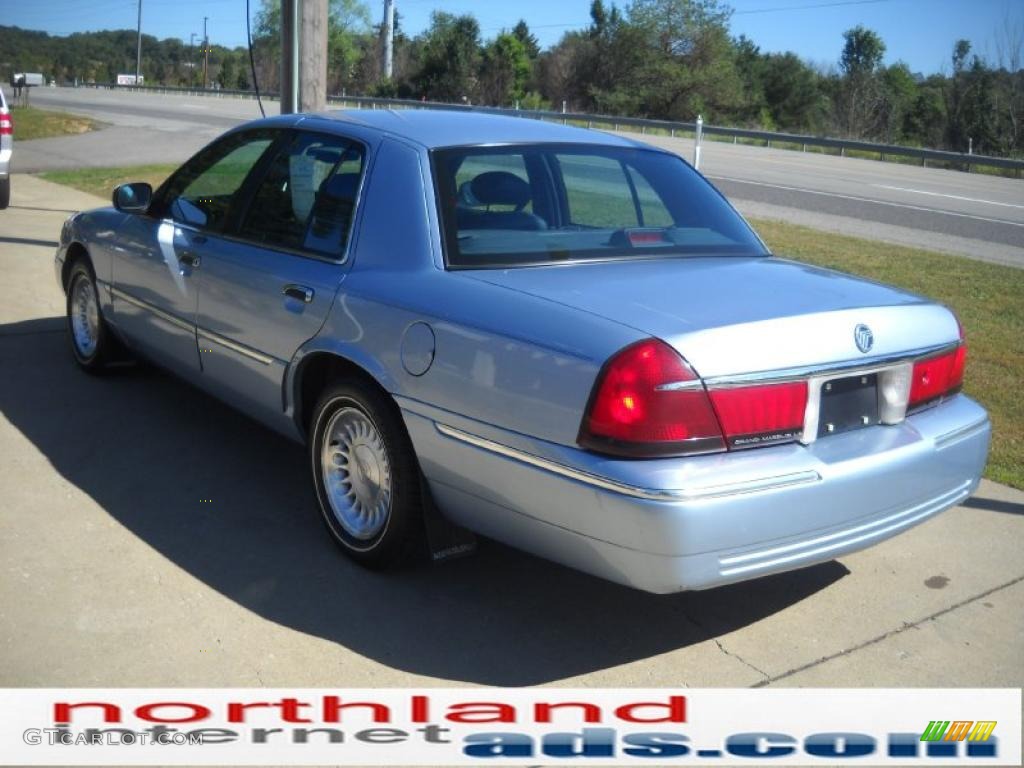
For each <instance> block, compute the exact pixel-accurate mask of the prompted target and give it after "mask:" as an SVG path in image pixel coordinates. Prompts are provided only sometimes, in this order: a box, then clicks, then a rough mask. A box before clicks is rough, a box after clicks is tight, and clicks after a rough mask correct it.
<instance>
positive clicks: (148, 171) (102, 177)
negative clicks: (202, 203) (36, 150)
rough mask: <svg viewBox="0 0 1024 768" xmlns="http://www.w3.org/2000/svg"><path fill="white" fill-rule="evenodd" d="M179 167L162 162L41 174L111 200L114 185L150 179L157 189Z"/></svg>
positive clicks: (58, 182)
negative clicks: (158, 163)
mask: <svg viewBox="0 0 1024 768" xmlns="http://www.w3.org/2000/svg"><path fill="white" fill-rule="evenodd" d="M177 167H178V166H176V165H168V164H161V165H136V166H131V167H127V168H79V169H76V170H73V171H46V172H45V173H41V174H39V175H40V177H42V178H44V179H46V180H47V181H53V182H56V183H57V184H63V185H65V186H67V187H74V188H75V189H79V190H81V191H82V192H88V193H89V194H91V195H96V196H97V197H102V198H104V199H106V200H109V199H110V194H111V192H113V191H114V187H116V186H117V185H118V184H124V183H125V182H129V181H148V182H149V183H150V184H152V185H153V188H154V189H156V188H157V187H158V186H160V184H162V183H163V181H164V179H166V178H167V177H168V176H169V175H170V174H171V172H172V171H174V170H176V169H177Z"/></svg>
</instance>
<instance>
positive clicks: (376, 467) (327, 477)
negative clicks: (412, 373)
mask: <svg viewBox="0 0 1024 768" xmlns="http://www.w3.org/2000/svg"><path fill="white" fill-rule="evenodd" d="M312 423H313V432H312V436H311V440H310V443H309V445H310V460H311V465H312V470H313V483H314V487H315V489H316V495H317V500H318V501H319V503H320V512H321V515H322V517H323V520H324V523H325V524H326V525H327V529H328V530H329V531H330V533H331V536H332V538H333V539H334V541H335V542H336V543H337V544H338V545H339V546H340V547H341V548H342V549H343V550H344V551H345V553H346V554H347V555H348V556H349V557H351V558H352V559H354V560H356V561H357V562H359V563H361V564H362V565H365V566H367V567H370V568H388V567H393V566H396V565H399V564H401V563H402V562H403V561H406V560H409V559H411V558H412V557H413V556H414V555H415V554H416V552H417V549H418V548H420V547H421V545H422V530H423V523H422V521H423V501H422V495H421V484H420V469H419V462H417V460H416V454H415V452H414V450H413V447H412V443H411V441H410V440H409V435H408V434H407V433H406V431H405V426H404V425H403V424H402V420H401V417H400V415H399V413H398V410H397V408H396V407H395V405H394V403H393V402H392V401H391V400H390V399H389V398H388V397H387V396H386V395H385V394H383V393H382V392H380V391H378V390H376V389H375V388H372V387H370V386H368V385H366V384H363V383H361V382H345V383H339V384H336V385H334V386H332V387H329V388H328V389H327V391H326V392H324V394H323V395H322V396H321V397H320V401H319V402H318V403H317V406H316V409H315V411H314V413H313V422H312Z"/></svg>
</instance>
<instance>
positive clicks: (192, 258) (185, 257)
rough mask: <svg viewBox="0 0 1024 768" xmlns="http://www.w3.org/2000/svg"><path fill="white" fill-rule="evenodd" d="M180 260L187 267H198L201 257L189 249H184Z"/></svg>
mask: <svg viewBox="0 0 1024 768" xmlns="http://www.w3.org/2000/svg"><path fill="white" fill-rule="evenodd" d="M178 261H179V262H180V263H182V264H184V265H185V266H186V267H192V269H196V268H197V267H198V266H199V257H198V256H197V255H196V254H194V253H189V252H188V251H183V252H182V253H181V254H179V256H178Z"/></svg>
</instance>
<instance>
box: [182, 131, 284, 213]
mask: <svg viewBox="0 0 1024 768" xmlns="http://www.w3.org/2000/svg"><path fill="white" fill-rule="evenodd" d="M276 135H277V132H276V131H273V130H269V129H261V130H256V131H246V132H242V133H233V134H231V135H230V136H226V137H224V138H223V139H221V140H220V141H218V142H215V143H213V144H211V145H210V146H209V147H206V148H205V149H203V150H202V151H200V152H199V154H197V155H196V156H195V157H193V158H192V159H191V160H189V161H188V162H187V163H185V165H183V166H182V167H181V168H180V169H179V170H178V172H177V173H176V174H175V175H174V177H173V178H172V179H171V181H170V182H169V184H168V186H167V188H166V190H165V191H164V194H163V201H164V208H165V210H166V212H167V213H168V214H169V215H170V216H171V218H173V219H174V220H175V221H178V222H181V223H183V224H189V225H191V226H194V227H198V228H200V229H208V230H213V231H220V230H221V229H223V227H224V224H225V221H226V219H227V214H228V209H229V208H230V207H231V204H232V203H233V202H234V199H235V196H236V195H237V194H238V191H239V189H240V188H241V186H242V182H244V181H245V179H246V177H247V176H248V175H249V173H250V172H251V171H252V169H253V167H254V166H255V165H256V163H257V162H258V161H259V159H260V158H261V157H262V156H263V153H264V152H266V151H267V149H268V148H269V147H270V145H271V143H272V142H273V140H274V138H275V137H276Z"/></svg>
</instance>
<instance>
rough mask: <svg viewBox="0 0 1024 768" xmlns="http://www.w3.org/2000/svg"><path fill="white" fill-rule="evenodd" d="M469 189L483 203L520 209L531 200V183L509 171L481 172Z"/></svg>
mask: <svg viewBox="0 0 1024 768" xmlns="http://www.w3.org/2000/svg"><path fill="white" fill-rule="evenodd" d="M469 189H470V191H471V192H472V193H473V197H474V198H476V199H477V200H479V201H480V204H481V205H511V206H514V207H515V209H516V210H517V211H518V210H520V209H521V208H522V207H523V206H525V205H526V204H527V203H528V202H529V201H530V185H529V184H528V183H527V182H526V181H524V180H523V179H522V178H520V177H519V176H516V175H515V174H514V173H509V172H508V171H487V172H486V173H481V174H480V175H479V176H476V177H474V178H473V181H471V182H470V187H469Z"/></svg>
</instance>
